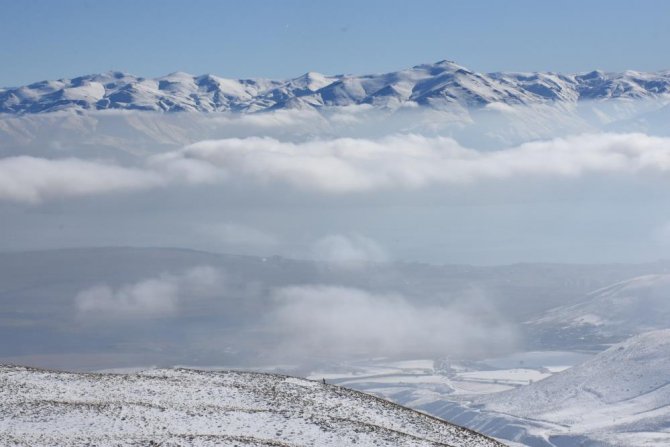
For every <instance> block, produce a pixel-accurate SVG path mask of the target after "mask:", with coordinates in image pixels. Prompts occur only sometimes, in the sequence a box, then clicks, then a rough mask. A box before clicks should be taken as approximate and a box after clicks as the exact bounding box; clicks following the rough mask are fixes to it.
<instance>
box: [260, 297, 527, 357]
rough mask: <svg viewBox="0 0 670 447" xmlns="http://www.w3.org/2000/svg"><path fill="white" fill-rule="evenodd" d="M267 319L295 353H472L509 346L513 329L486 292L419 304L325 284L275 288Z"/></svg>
mask: <svg viewBox="0 0 670 447" xmlns="http://www.w3.org/2000/svg"><path fill="white" fill-rule="evenodd" d="M274 301H275V305H276V309H275V311H274V312H273V313H272V314H271V317H270V324H269V326H270V327H272V328H274V330H276V331H277V337H278V338H279V339H280V340H281V346H280V347H279V348H278V350H279V352H282V353H283V354H288V355H291V356H297V357H299V358H316V359H318V358H321V359H325V358H328V359H333V358H355V357H358V356H366V355H367V356H369V355H374V356H398V355H400V356H402V355H446V354H449V355H466V356H467V355H476V354H483V353H486V352H495V351H496V350H502V349H509V348H510V346H512V345H513V344H514V343H515V341H516V333H515V331H514V330H513V329H512V327H511V326H509V325H507V324H506V323H505V322H504V320H503V319H501V318H500V317H499V316H498V315H497V314H496V313H495V311H494V310H493V307H492V306H491V303H488V302H487V301H486V300H485V299H484V297H483V296H481V295H479V294H476V293H473V294H471V295H469V296H465V297H463V299H462V300H461V301H458V302H456V303H452V304H449V305H442V306H426V305H418V304H414V303H412V302H410V301H409V300H407V299H406V298H405V297H403V296H402V295H399V294H396V293H388V294H380V293H371V292H368V291H365V290H361V289H356V288H348V287H338V286H329V285H309V286H291V287H285V288H281V289H278V290H276V291H275V294H274Z"/></svg>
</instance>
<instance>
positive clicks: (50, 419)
mask: <svg viewBox="0 0 670 447" xmlns="http://www.w3.org/2000/svg"><path fill="white" fill-rule="evenodd" d="M0 383H2V385H3V386H2V387H0V395H1V396H2V397H3V407H4V410H5V411H0V441H2V442H3V444H4V443H8V444H9V443H12V444H17V445H63V446H65V445H69V446H74V445H89V444H90V443H91V442H93V443H95V444H96V445H129V446H130V445H175V446H176V445H203V446H204V445H249V446H285V445H322V446H327V445H342V443H343V442H345V443H347V444H357V445H363V446H366V445H369V446H372V445H407V446H426V447H428V446H459V447H497V446H502V444H501V443H499V442H497V441H495V440H493V439H491V438H488V437H486V436H484V435H480V434H478V433H476V432H473V431H472V430H469V429H466V428H463V427H459V426H456V425H453V424H449V423H448V422H445V421H443V420H440V419H437V418H433V417H430V416H427V415H425V414H423V413H420V412H417V411H414V410H410V409H407V408H404V407H400V406H398V405H396V404H393V403H390V402H388V401H384V400H382V399H379V398H376V397H373V396H370V395H366V394H363V393H360V392H357V391H353V390H348V389H345V388H341V387H337V386H333V385H327V384H322V383H320V382H316V381H309V380H306V379H299V378H295V377H289V376H281V375H276V374H267V373H250V372H241V371H209V372H208V371H198V370H190V369H155V370H146V371H143V372H139V373H132V374H111V373H94V374H91V373H67V372H57V371H52V370H43V369H35V368H25V367H17V366H6V365H0ZM8 415H11V416H10V417H7V416H8Z"/></svg>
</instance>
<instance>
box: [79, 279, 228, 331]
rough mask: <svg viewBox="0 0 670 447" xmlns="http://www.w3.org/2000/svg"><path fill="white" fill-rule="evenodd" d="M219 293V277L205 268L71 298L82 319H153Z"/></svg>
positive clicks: (87, 291) (96, 288) (93, 289)
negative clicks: (188, 301) (182, 301)
mask: <svg viewBox="0 0 670 447" xmlns="http://www.w3.org/2000/svg"><path fill="white" fill-rule="evenodd" d="M222 291H223V274H222V272H220V271H219V270H217V269H214V268H212V267H208V266H200V267H194V268H191V269H189V270H187V271H185V272H183V273H181V274H177V275H174V274H169V273H164V274H162V275H160V276H158V277H155V278H146V279H143V280H141V281H138V282H136V283H133V284H125V285H123V286H120V287H118V288H117V289H113V288H112V287H110V286H109V285H107V284H101V285H97V286H93V287H91V288H88V289H85V290H82V291H81V292H79V293H78V294H77V296H76V297H75V300H74V301H75V306H76V309H77V312H78V314H79V316H80V317H82V318H93V319H94V320H110V319H111V320H114V319H118V318H122V319H126V318H155V317H167V316H174V315H177V314H178V312H179V304H180V301H181V300H183V299H184V298H187V299H199V298H203V297H209V296H212V295H213V294H218V293H221V292H222Z"/></svg>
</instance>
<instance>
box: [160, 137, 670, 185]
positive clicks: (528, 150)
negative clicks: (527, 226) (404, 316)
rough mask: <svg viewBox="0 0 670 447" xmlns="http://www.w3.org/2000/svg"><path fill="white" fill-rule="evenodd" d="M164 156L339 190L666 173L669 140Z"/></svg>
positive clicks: (344, 145) (427, 141)
mask: <svg viewBox="0 0 670 447" xmlns="http://www.w3.org/2000/svg"><path fill="white" fill-rule="evenodd" d="M169 157H170V163H171V164H172V165H174V166H179V165H180V164H181V163H193V160H198V161H200V162H205V163H207V164H208V165H209V166H208V167H211V166H214V167H216V168H218V169H219V170H221V171H222V174H225V175H226V176H230V177H234V176H239V177H242V178H245V179H252V180H253V181H255V182H256V183H261V184H267V183H273V182H279V183H284V184H288V185H291V186H293V187H296V188H299V189H304V190H318V191H321V192H324V193H331V194H343V193H356V192H365V191H372V190H379V189H394V188H397V189H410V190H412V189H419V188H423V187H427V186H431V185H438V186H439V185H443V186H450V185H468V184H473V183H477V182H481V181H505V180H508V179H511V178H518V177H526V178H529V179H533V178H535V179H538V178H546V177H552V178H556V179H561V178H576V177H582V176H586V175H589V174H627V175H636V174H645V173H663V174H665V173H667V172H668V171H669V170H670V139H669V138H660V137H650V136H647V135H644V134H597V135H580V136H573V137H569V138H557V139H552V140H547V141H538V142H530V143H525V144H522V145H520V146H517V147H514V148H511V149H505V150H499V151H478V150H473V149H468V148H465V147H463V146H461V145H460V144H459V143H458V142H456V141H455V140H453V139H450V138H445V137H426V136H420V135H397V136H390V137H385V138H381V139H378V140H370V139H360V138H359V139H354V138H337V139H331V140H313V141H307V142H302V143H293V142H282V141H278V140H276V139H273V138H246V139H237V138H233V139H226V140H216V141H203V142H200V143H196V144H193V145H190V146H187V147H186V148H184V149H183V150H180V151H178V152H174V153H171V154H170V155H169Z"/></svg>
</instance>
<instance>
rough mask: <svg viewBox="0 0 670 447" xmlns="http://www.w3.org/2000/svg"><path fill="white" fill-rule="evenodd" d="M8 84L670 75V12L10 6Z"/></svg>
mask: <svg viewBox="0 0 670 447" xmlns="http://www.w3.org/2000/svg"><path fill="white" fill-rule="evenodd" d="M0 17H1V18H2V20H1V26H0V42H2V43H1V44H0V60H1V61H2V70H0V85H3V86H14V85H21V84H26V83H30V82H33V81H37V80H42V79H54V78H59V77H72V76H76V75H79V74H85V73H93V72H100V71H106V70H111V69H115V70H123V71H128V72H131V73H133V74H137V75H143V76H159V75H163V74H167V73H169V72H173V71H187V72H190V73H194V74H202V73H215V74H218V75H221V76H226V77H274V78H284V77H293V76H297V75H300V74H302V73H304V72H306V71H309V70H314V71H320V72H323V73H328V74H336V73H368V72H369V73H374V72H383V71H391V70H396V69H400V68H404V67H409V66H412V65H416V64H419V63H424V62H434V61H438V60H442V59H451V60H455V61H456V62H458V63H460V64H462V65H465V66H467V67H469V68H472V69H474V70H478V71H497V70H519V71H520V70H524V71H526V70H552V71H587V70H591V69H594V68H601V69H605V70H613V71H616V70H624V69H627V68H631V69H637V70H658V69H667V68H670V52H668V47H669V45H668V44H670V1H665V0H635V1H622V0H607V1H603V0H591V1H584V0H581V1H573V0H563V1H537V0H535V1H526V0H509V1H493V0H490V1H481V0H479V1H477V0H470V1H455V0H454V1H445V0H442V1H439V0H414V1H399V0H386V1H365V0H358V1H350V0H339V1H337V2H332V1H330V2H326V1H314V0H311V1H310V0H284V1H272V0H265V1H263V0H243V1H242V0H238V1H222V0H220V1H214V0H190V1H175V0H161V1H158V0H142V1H138V0H132V1H129V0H116V1H113V2H109V1H84V0H69V1H66V0H60V1H58V0H21V1H16V0H0Z"/></svg>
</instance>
